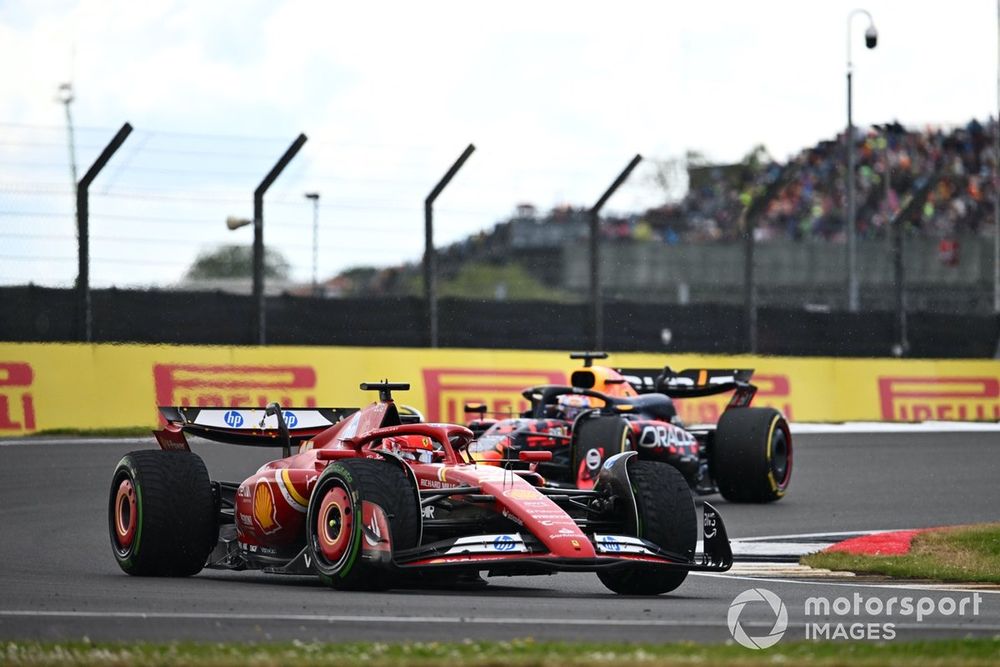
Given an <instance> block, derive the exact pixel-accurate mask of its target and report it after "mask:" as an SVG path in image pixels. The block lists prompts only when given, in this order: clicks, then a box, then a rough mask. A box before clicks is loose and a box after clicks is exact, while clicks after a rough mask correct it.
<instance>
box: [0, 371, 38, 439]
mask: <svg viewBox="0 0 1000 667" xmlns="http://www.w3.org/2000/svg"><path fill="white" fill-rule="evenodd" d="M34 379H35V373H34V370H33V369H32V367H31V364H27V363H24V362H19V361H0V434H4V433H6V434H12V433H29V432H31V431H34V430H35V403H34V396H33V395H32V392H31V385H32V383H33V382H34Z"/></svg>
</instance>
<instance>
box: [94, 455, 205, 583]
mask: <svg viewBox="0 0 1000 667" xmlns="http://www.w3.org/2000/svg"><path fill="white" fill-rule="evenodd" d="M217 515H218V512H217V509H216V507H215V498H214V496H213V494H212V482H211V480H210V479H209V477H208V471H207V470H206V469H205V463H204V462H203V461H202V460H201V457H199V456H198V455H197V454H193V453H191V452H175V451H159V450H143V451H138V452H131V453H129V454H126V455H125V456H124V457H123V458H122V460H121V461H119V462H118V466H117V467H116V468H115V473H114V476H113V477H112V480H111V493H110V497H109V499H108V529H109V531H110V533H111V548H112V552H113V553H114V556H115V560H116V561H117V562H118V565H119V566H120V567H121V569H122V570H123V571H125V572H126V573H128V574H133V575H139V576H152V577H186V576H190V575H192V574H197V573H198V572H200V571H201V569H202V567H204V566H205V561H206V560H207V559H208V554H210V553H211V552H212V549H213V548H214V547H215V544H216V542H217V541H218V536H219V525H218V520H217Z"/></svg>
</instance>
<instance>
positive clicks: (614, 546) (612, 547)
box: [601, 535, 622, 551]
mask: <svg viewBox="0 0 1000 667" xmlns="http://www.w3.org/2000/svg"><path fill="white" fill-rule="evenodd" d="M601 546H602V547H604V548H605V549H607V550H608V551H621V550H622V545H621V544H619V543H618V540H616V539H615V538H614V537H613V536H611V535H606V536H605V537H604V538H603V539H602V540H601Z"/></svg>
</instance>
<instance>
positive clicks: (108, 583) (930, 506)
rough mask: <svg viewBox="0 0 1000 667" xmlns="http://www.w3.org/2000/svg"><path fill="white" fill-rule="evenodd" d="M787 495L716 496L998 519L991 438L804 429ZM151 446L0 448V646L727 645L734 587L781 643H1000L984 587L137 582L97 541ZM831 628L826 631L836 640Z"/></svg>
mask: <svg viewBox="0 0 1000 667" xmlns="http://www.w3.org/2000/svg"><path fill="white" fill-rule="evenodd" d="M795 445H796V450H795V462H794V473H793V479H792V485H791V489H790V491H789V494H788V496H787V497H786V498H785V499H783V500H781V501H780V502H777V503H774V504H771V505H766V506H759V505H735V504H730V503H727V502H725V501H723V500H721V499H720V498H717V497H710V498H709V500H711V501H712V502H714V503H715V504H716V506H717V507H718V509H719V510H720V511H721V513H722V514H723V516H724V518H725V521H726V524H727V526H728V528H729V532H730V536H731V537H737V538H738V537H753V536H767V535H787V534H805V533H819V532H836V531H861V530H875V529H892V528H918V527H929V526H938V525H949V524H961V523H972V522H982V521H997V520H1000V482H998V480H1000V433H997V432H984V433H953V434H940V433H933V434H932V433H916V434H914V433H904V434H893V433H879V434H856V433H855V434H847V435H830V434H825V435H819V434H802V435H798V436H797V437H796V440H795ZM154 446H155V445H154V443H153V442H152V439H151V438H149V439H143V440H113V441H94V440H89V441H80V440H64V441H61V442H56V443H49V444H10V441H7V442H0V556H2V563H3V567H2V570H0V639H74V638H75V639H79V638H81V637H84V636H86V637H89V638H90V639H92V640H133V639H148V640H160V641H163V640H210V641H268V640H291V639H300V640H303V641H312V640H321V641H342V640H362V639H370V640H402V639H415V640H425V641H431V640H436V641H447V640H462V639H465V638H472V639H505V638H513V637H529V636H530V637H534V638H535V639H539V640H542V639H559V640H567V641H572V640H593V641H602V640H626V641H645V642H661V641H678V640H693V641H704V642H722V641H729V640H730V631H729V628H728V625H727V613H728V611H729V607H730V604H731V602H732V601H733V599H734V598H735V597H736V596H737V595H738V594H739V593H741V592H742V591H744V590H747V589H750V588H755V587H761V588H766V589H767V590H769V591H773V592H774V593H776V594H777V595H778V596H779V597H780V598H781V599H782V600H783V602H784V603H785V605H786V608H787V610H788V621H789V627H788V630H787V631H786V634H785V637H786V639H803V638H804V634H805V629H806V623H807V622H814V621H824V622H833V623H834V624H836V623H843V624H844V625H845V627H848V628H849V626H851V625H852V624H855V623H879V624H881V623H883V622H892V623H894V625H895V627H894V629H893V632H894V633H895V635H896V637H897V638H944V637H966V636H977V637H996V636H1000V592H998V591H996V590H994V591H983V592H982V593H980V595H981V601H980V603H979V605H978V612H979V613H978V614H977V615H972V613H971V601H970V603H969V605H970V606H967V607H966V608H965V611H966V613H965V614H963V615H959V614H957V613H953V614H951V615H945V614H941V613H937V612H935V613H932V614H930V615H929V616H928V617H927V618H924V619H923V620H922V621H920V622H917V620H916V619H915V618H914V617H913V616H900V615H898V614H897V615H895V616H893V617H885V616H872V615H869V614H868V613H867V612H865V611H864V609H863V608H862V610H861V611H860V613H859V614H857V615H855V614H854V612H853V610H851V611H850V612H848V614H847V615H845V616H837V617H834V618H829V619H819V618H816V617H807V616H806V615H805V611H804V610H805V601H806V599H807V598H809V597H817V596H824V597H827V598H829V599H831V600H834V599H835V598H838V597H845V598H848V599H849V600H851V599H853V598H854V597H855V594H857V595H859V596H862V597H861V600H862V602H861V604H862V605H864V603H865V602H866V601H867V600H869V599H870V598H878V599H879V600H880V601H881V602H882V603H883V604H884V603H886V601H888V599H889V598H891V597H900V598H901V597H906V596H911V597H913V598H914V600H915V601H916V600H917V599H918V598H920V597H928V598H930V599H931V600H932V601H933V604H935V605H936V604H939V601H940V600H941V599H942V597H944V596H948V597H951V598H953V599H955V600H956V601H960V600H961V599H962V598H969V597H971V596H973V595H974V594H973V593H972V592H971V591H968V590H951V589H947V590H946V589H928V588H920V585H919V584H908V585H907V586H906V587H905V588H896V587H893V586H894V584H892V583H891V582H887V581H884V580H880V579H860V578H859V579H853V580H848V581H845V580H844V579H835V580H833V579H826V580H822V579H821V580H802V579H794V578H785V577H777V578H776V577H775V576H774V575H770V576H765V577H764V578H756V577H752V576H747V575H746V574H745V573H744V574H734V575H730V574H725V575H691V576H689V577H688V579H687V581H686V582H685V583H684V584H683V585H682V586H681V587H680V588H679V589H678V590H676V591H675V592H674V593H672V594H668V595H663V596H659V597H654V598H642V597H622V596H617V595H614V594H612V593H610V592H608V591H607V590H606V589H604V587H603V586H602V585H601V583H600V582H599V581H598V580H597V578H596V577H595V576H594V575H590V574H569V573H567V574H558V575H554V576H544V577H514V578H502V579H491V580H490V583H489V585H488V586H487V587H485V588H484V589H481V590H475V589H461V588H453V589H446V590H442V589H440V588H435V589H408V590H397V591H390V592H386V593H377V594H372V593H341V592H336V591H331V590H329V589H326V588H324V587H323V586H322V585H320V584H319V583H318V581H316V580H315V579H313V578H311V577H282V576H278V575H270V576H268V575H261V574H259V573H254V572H221V571H204V572H202V573H201V574H199V575H197V576H195V577H191V578H188V579H157V578H137V577H128V576H126V575H124V574H123V573H122V572H121V571H120V570H119V569H118V566H117V565H116V564H115V562H114V560H113V558H112V555H111V551H110V545H109V540H108V535H107V518H106V507H107V494H108V485H109V484H110V476H111V472H112V470H113V468H114V466H115V464H116V462H117V461H118V459H119V458H120V457H121V455H122V454H124V453H126V452H128V451H131V450H133V449H148V448H152V447H154ZM195 449H196V450H197V451H199V453H200V454H201V455H202V456H203V457H204V458H205V460H206V463H207V465H208V468H209V471H210V473H211V474H212V476H213V477H214V478H216V479H227V480H241V479H243V477H245V476H246V475H248V474H250V473H251V472H253V471H254V470H255V469H256V468H257V467H258V466H259V465H260V464H261V463H263V462H264V461H265V460H267V459H268V458H269V457H270V456H273V454H270V450H255V449H249V448H239V447H232V446H228V445H219V444H204V445H201V446H196V448H195ZM774 619H775V617H774V614H773V613H772V612H769V610H768V608H767V607H766V606H765V605H764V604H763V603H756V604H751V605H748V606H747V607H746V608H745V609H744V612H743V615H742V616H740V623H741V624H742V625H743V627H744V629H745V630H746V631H747V632H748V633H749V634H750V635H764V634H766V633H767V632H768V631H769V630H770V629H771V627H772V625H773V622H774ZM835 628H836V625H834V626H831V632H832V631H833V629H835Z"/></svg>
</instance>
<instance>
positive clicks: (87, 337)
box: [67, 106, 132, 343]
mask: <svg viewBox="0 0 1000 667" xmlns="http://www.w3.org/2000/svg"><path fill="white" fill-rule="evenodd" d="M68 108H69V107H68V106H67V109H68ZM131 132H132V126H131V125H129V124H128V123H125V124H124V125H122V126H121V129H120V130H118V133H117V134H115V136H114V137H112V139H111V142H110V143H109V144H108V145H107V146H105V147H104V150H103V151H101V154H100V155H98V156H97V159H96V160H94V164H92V165H90V169H88V170H87V173H85V174H84V175H83V178H81V179H80V182H79V183H77V184H76V232H77V243H78V252H77V277H76V290H77V298H78V304H79V306H78V311H79V313H80V320H79V325H80V331H79V336H80V340H82V341H83V342H85V343H90V342H93V340H94V330H93V329H94V328H93V320H94V317H93V312H92V310H91V301H90V184H91V183H93V182H94V179H95V178H97V175H98V174H99V173H101V170H102V169H104V165H106V164H107V163H108V160H110V159H111V156H112V155H114V154H115V152H116V151H117V150H118V149H119V148H121V145H122V144H123V143H125V139H126V138H127V137H128V135H129V134H131Z"/></svg>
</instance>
